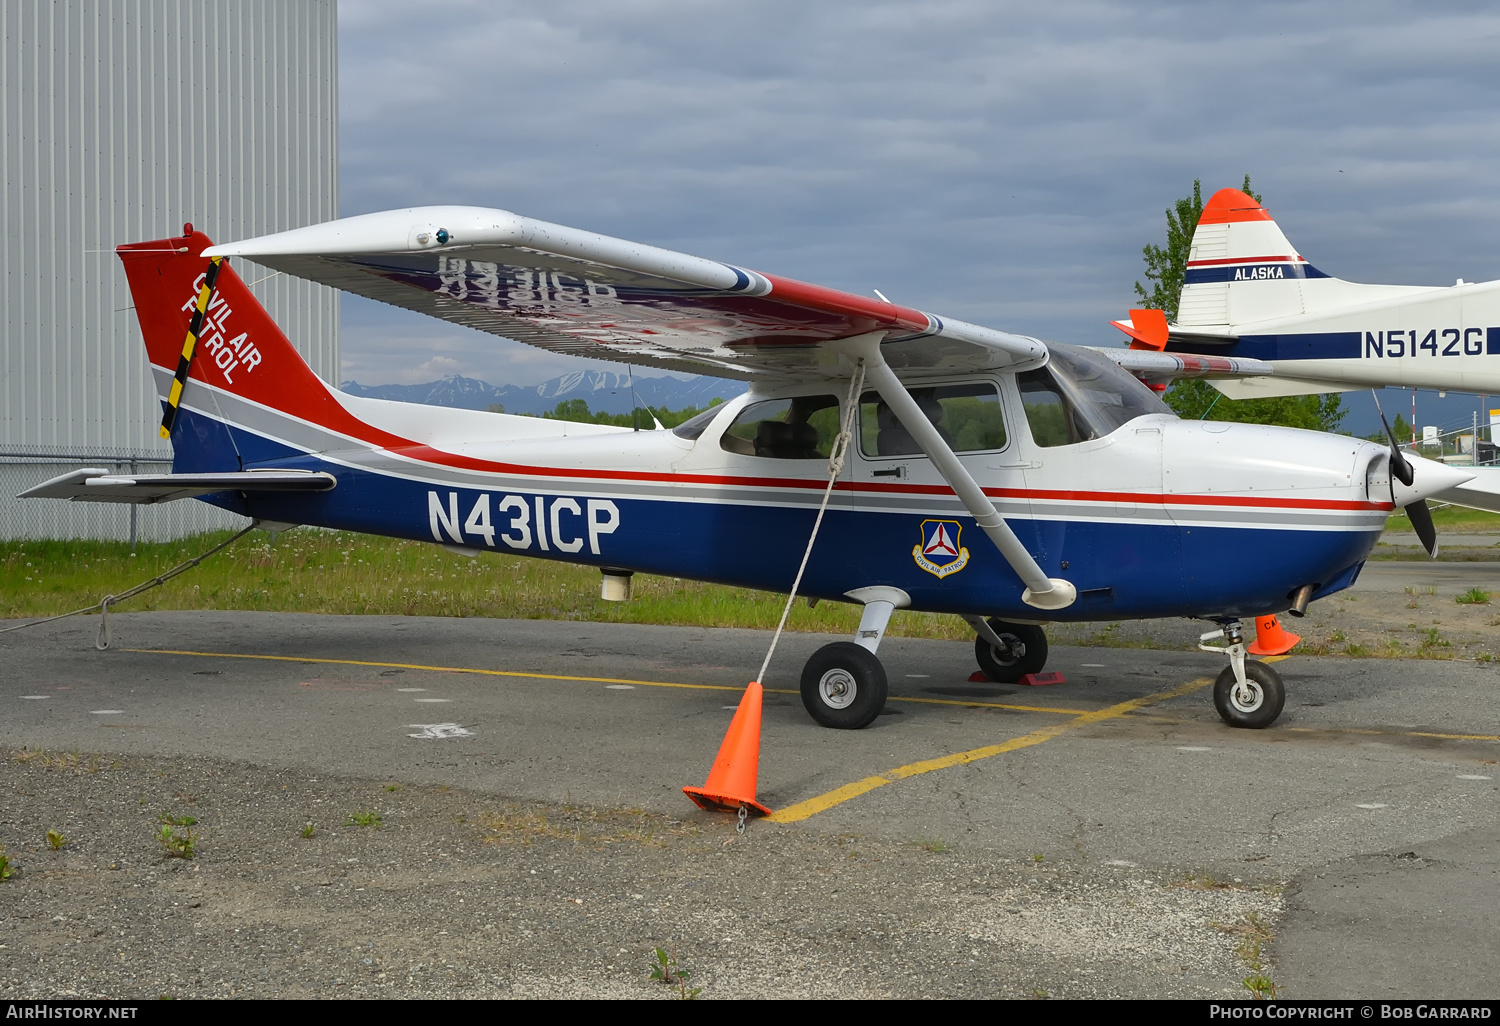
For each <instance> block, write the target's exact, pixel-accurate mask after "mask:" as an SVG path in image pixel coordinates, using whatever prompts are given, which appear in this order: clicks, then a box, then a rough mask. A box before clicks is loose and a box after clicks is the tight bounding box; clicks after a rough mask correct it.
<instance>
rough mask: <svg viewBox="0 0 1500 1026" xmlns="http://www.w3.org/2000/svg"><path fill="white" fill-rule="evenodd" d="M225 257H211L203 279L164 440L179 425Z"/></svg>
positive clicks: (162, 430)
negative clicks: (201, 333) (195, 354)
mask: <svg viewBox="0 0 1500 1026" xmlns="http://www.w3.org/2000/svg"><path fill="white" fill-rule="evenodd" d="M223 262H224V258H223V257H210V258H209V261H208V274H206V275H204V277H203V287H202V288H200V289H199V290H198V305H197V307H196V308H195V309H194V310H193V319H192V321H191V322H190V323H189V324H188V332H187V338H185V339H183V342H182V355H181V356H179V357H178V358H177V374H176V376H175V377H174V378H173V379H172V391H171V392H170V393H169V394H168V395H167V408H166V411H165V412H164V413H163V414H162V417H161V428H160V430H159V431H158V432H157V433H158V434H159V435H161V436H162V437H163V438H171V437H172V425H173V424H176V423H177V406H178V404H179V403H181V402H182V389H183V387H184V386H186V385H187V378H188V368H189V367H191V366H192V365H193V350H195V349H197V348H198V332H199V331H200V330H202V328H203V315H204V313H205V312H206V311H207V310H208V300H209V297H210V296H212V295H213V292H214V282H216V281H218V280H219V267H220V265H221V264H222V263H223Z"/></svg>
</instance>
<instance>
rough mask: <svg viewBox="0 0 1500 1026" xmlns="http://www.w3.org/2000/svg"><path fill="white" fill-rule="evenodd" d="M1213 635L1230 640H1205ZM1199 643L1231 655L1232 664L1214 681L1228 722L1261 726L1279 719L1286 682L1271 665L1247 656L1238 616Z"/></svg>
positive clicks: (1221, 712)
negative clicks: (1207, 643) (1225, 642)
mask: <svg viewBox="0 0 1500 1026" xmlns="http://www.w3.org/2000/svg"><path fill="white" fill-rule="evenodd" d="M1213 638H1224V639H1225V640H1226V641H1228V642H1229V644H1228V645H1227V646H1221V645H1205V644H1203V642H1205V641H1209V640H1211V639H1213ZM1198 647H1199V648H1201V649H1202V650H1203V651H1205V652H1223V653H1225V654H1226V655H1228V656H1229V665H1228V666H1226V667H1225V668H1224V671H1223V672H1222V673H1220V674H1219V677H1218V679H1217V680H1215V681H1214V707H1215V708H1216V709H1218V711H1219V717H1220V718H1221V719H1222V720H1223V721H1224V722H1225V723H1227V724H1229V725H1230V726H1231V727H1248V728H1251V729H1260V728H1262V727H1269V726H1270V725H1271V724H1273V723H1275V722H1276V718H1277V717H1278V716H1280V715H1281V707H1282V706H1283V705H1285V704H1286V686H1285V685H1284V684H1283V683H1282V681H1281V675H1280V674H1279V673H1277V672H1276V671H1275V670H1273V669H1271V667H1269V666H1267V665H1266V664H1265V663H1263V662H1260V661H1259V660H1256V659H1246V658H1245V635H1244V628H1243V626H1242V625H1241V624H1240V622H1239V621H1238V620H1231V621H1229V622H1228V623H1226V624H1224V626H1223V627H1221V628H1219V629H1218V630H1216V631H1209V632H1208V633H1207V634H1204V635H1202V636H1201V637H1200V638H1199V639H1198Z"/></svg>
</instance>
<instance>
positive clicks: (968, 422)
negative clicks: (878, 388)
mask: <svg viewBox="0 0 1500 1026" xmlns="http://www.w3.org/2000/svg"><path fill="white" fill-rule="evenodd" d="M908 391H909V392H910V393H911V397H912V398H913V399H915V400H916V401H917V405H918V406H920V407H921V408H922V412H923V413H925V414H927V419H928V420H930V421H932V425H933V427H935V428H937V429H938V434H939V435H941V436H942V437H943V441H945V442H947V443H948V445H949V446H950V447H951V448H952V449H953V451H954V452H984V451H985V450H988V449H1003V448H1005V418H1004V416H1003V415H1002V414H1001V412H1000V394H999V393H998V392H997V391H996V390H995V386H994V385H993V384H992V383H990V382H988V381H976V382H970V383H966V384H962V385H930V386H928V387H926V388H911V389H908ZM859 414H860V417H859V420H860V424H859V449H860V452H862V453H864V454H865V455H866V456H873V457H877V458H878V457H881V456H921V455H922V449H921V446H919V445H917V443H916V441H915V439H913V438H912V436H911V433H910V432H908V431H907V430H906V428H905V426H904V425H902V423H901V420H900V418H898V417H897V416H896V415H895V414H894V413H892V412H891V408H890V407H889V406H887V405H886V404H885V400H883V399H881V398H880V396H879V395H878V394H876V393H874V392H866V393H865V394H864V395H862V396H861V397H860V400H859Z"/></svg>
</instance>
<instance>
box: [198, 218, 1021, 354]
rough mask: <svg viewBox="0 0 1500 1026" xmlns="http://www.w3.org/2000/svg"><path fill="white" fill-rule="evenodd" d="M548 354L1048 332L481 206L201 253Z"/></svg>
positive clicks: (758, 349) (746, 349) (935, 347)
mask: <svg viewBox="0 0 1500 1026" xmlns="http://www.w3.org/2000/svg"><path fill="white" fill-rule="evenodd" d="M203 255H204V256H205V257H215V256H226V257H233V256H243V257H248V258H250V259H253V260H255V261H256V262H257V263H261V264H265V265H266V266H268V267H272V268H275V269H276V270H278V271H284V272H285V273H287V274H292V275H296V276H297V277H301V278H307V279H310V280H312V281H317V282H321V283H323V284H325V285H331V286H333V287H334V288H338V289H342V290H344V291H346V292H353V293H356V294H358V295H361V296H367V297H369V298H370V299H376V300H380V301H381V302H384V303H390V304H393V305H395V306H401V307H405V308H407V309H409V310H415V311H417V312H419V313H425V314H429V315H431V316H433V317H438V318H441V319H443V320H446V321H453V322H455V323H458V324H465V325H468V326H469V327H472V328H478V329H479V330H481V331H486V332H489V333H491V334H494V335H501V336H504V337H506V338H512V339H516V340H518V341H521V342H526V343H529V344H531V345H535V346H539V347H541V348H543V349H549V350H552V351H554V352H560V353H568V354H571V355H574V356H584V357H589V358H592V359H604V360H617V361H621V362H625V363H633V364H641V365H646V366H655V367H661V368H665V369H670V370H679V371H688V372H691V373H698V374H712V375H715V376H718V377H728V378H740V379H744V380H753V379H756V378H763V377H784V376H791V375H796V376H807V375H814V376H816V375H821V374H833V373H837V372H838V366H839V355H838V353H836V352H834V351H833V350H831V349H829V348H828V347H825V346H823V345H822V344H821V343H823V342H826V341H829V340H832V339H840V338H848V337H851V336H856V335H863V334H867V333H869V332H876V331H883V332H885V333H886V335H885V339H884V342H883V343H882V345H881V353H882V355H883V357H884V358H885V360H886V362H887V363H889V364H890V366H891V367H892V368H893V369H894V370H896V371H898V372H911V371H917V372H920V371H924V370H925V371H964V370H985V369H999V368H1015V367H1018V366H1022V365H1025V366H1036V365H1040V364H1041V363H1042V362H1043V361H1044V360H1045V359H1046V353H1047V347H1046V344H1045V343H1043V342H1040V341H1038V340H1036V339H1033V338H1027V337H1025V336H1021V335H1013V334H1010V333H1008V332H1003V331H996V330H993V329H991V328H984V327H980V326H978V325H974V324H967V323H964V322H963V321H955V320H950V319H946V318H944V319H940V318H938V317H935V316H933V315H932V314H927V313H923V312H922V311H920V310H914V309H911V308H910V307H904V306H898V305H895V304H893V303H888V302H883V301H881V300H879V299H876V298H874V297H870V298H866V297H864V296H856V295H853V294H850V293H847V292H840V291H837V290H835V289H827V288H822V287H820V286H817V285H809V284H807V283H805V282H800V281H794V280H792V279H790V278H782V277H778V276H775V275H770V274H761V273H758V272H756V271H750V270H746V269H744V268H740V267H735V266H733V265H730V264H724V263H720V262H718V261H714V260H705V259H702V258H700V257H694V256H688V255H686V254H682V253H674V252H672V251H670V250H665V249H658V248H656V247H653V246H643V245H639V244H637V243H633V242H627V241H624V240H622V239H615V238H610V237H609V236H605V235H597V234H595V233H593V232H586V231H581V230H579V229H577V228H567V227H564V226H562V225H557V224H550V223H548V222H546V221H537V220H534V219H532V218H528V217H522V216H520V215H518V214H513V213H511V212H509V211H506V210H491V209H486V208H482V207H456V206H444V207H415V208H411V209H407V210H391V211H385V212H382V213H376V214H363V215H360V216H357V217H348V218H343V219H341V220H338V221H330V222H327V223H325V224H318V225H311V226H309V227H306V228H298V229H295V230H293V231H289V232H282V233H280V234H277V235H267V236H263V237H261V238H258V239H248V240H245V241H242V242H234V243H229V244H227V245H219V246H213V247H210V248H209V249H206V250H204V253H203Z"/></svg>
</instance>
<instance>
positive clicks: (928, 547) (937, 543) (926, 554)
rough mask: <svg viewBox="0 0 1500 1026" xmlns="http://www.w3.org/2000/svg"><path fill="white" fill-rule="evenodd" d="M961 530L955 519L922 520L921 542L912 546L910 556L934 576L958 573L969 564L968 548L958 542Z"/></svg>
mask: <svg viewBox="0 0 1500 1026" xmlns="http://www.w3.org/2000/svg"><path fill="white" fill-rule="evenodd" d="M962 531H963V525H962V524H960V523H959V522H958V521H957V520H924V521H922V544H920V545H914V546H912V550H911V558H912V559H914V560H916V561H917V566H919V567H921V568H922V569H923V570H926V571H927V572H928V573H930V574H932V575H934V576H936V577H947V576H948V575H949V574H956V573H958V572H959V571H960V570H962V569H963V568H964V567H966V566H968V565H969V550H968V549H965V548H960V547H959V544H958V540H959V534H960V532H962Z"/></svg>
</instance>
